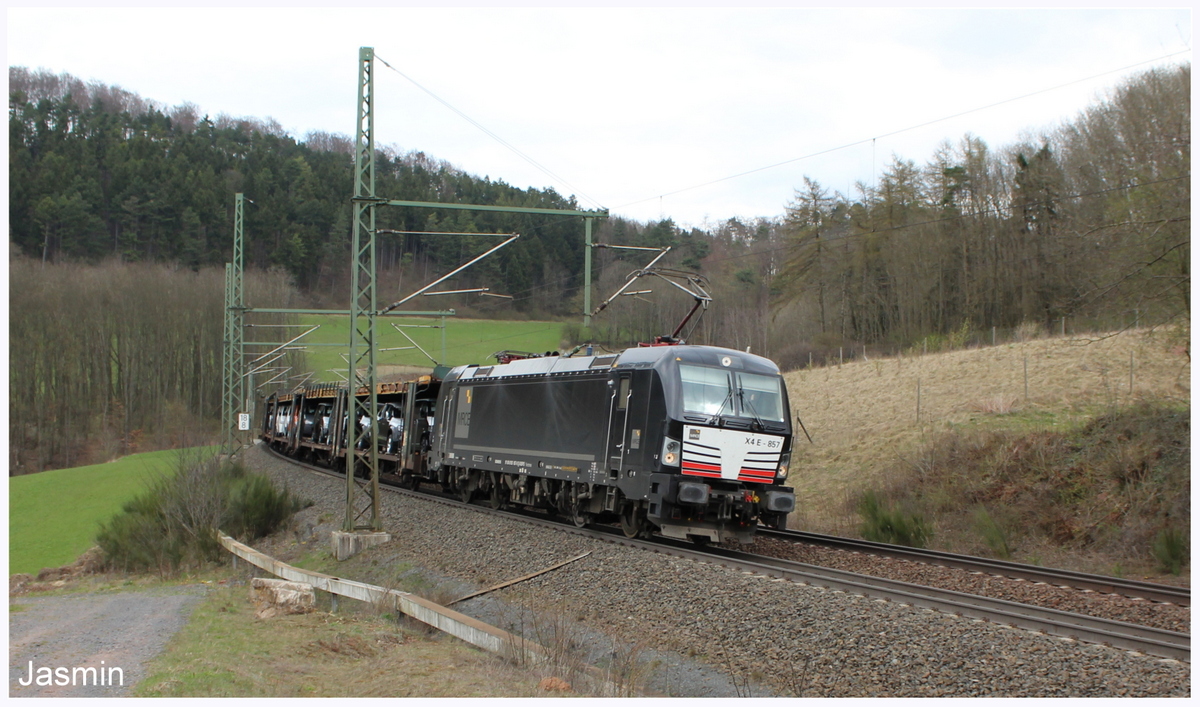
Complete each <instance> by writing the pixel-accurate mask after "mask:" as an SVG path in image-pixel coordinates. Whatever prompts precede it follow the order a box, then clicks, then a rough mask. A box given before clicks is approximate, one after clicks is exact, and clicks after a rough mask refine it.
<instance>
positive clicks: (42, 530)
mask: <svg viewBox="0 0 1200 707" xmlns="http://www.w3.org/2000/svg"><path fill="white" fill-rule="evenodd" d="M175 458H176V452H174V451H163V452H147V453H145V454H134V455H131V456H128V457H125V458H123V459H119V460H117V461H114V462H109V463H107V464H96V465H93V466H81V467H76V468H74V469H55V470H53V471H44V472H42V473H40V474H29V475H27V476H15V477H12V478H10V479H9V481H8V572H9V574H14V573H17V572H27V573H30V574H36V573H37V572H38V571H39V570H41V569H42V568H44V567H59V566H61V565H64V564H67V563H69V562H72V561H74V560H75V558H77V557H79V555H80V554H81V553H82V552H83V551H85V550H87V549H88V548H89V547H91V546H92V545H94V544H95V537H96V531H97V529H98V528H99V526H100V523H102V522H104V521H106V520H108V519H109V518H111V517H112V516H113V514H115V513H117V512H118V511H120V510H121V505H122V504H124V503H125V502H126V501H128V500H130V499H131V498H133V497H134V496H136V495H137V494H138V493H139V492H140V491H141V490H142V489H143V488H145V484H146V482H147V481H148V480H149V479H151V478H152V477H154V476H155V475H156V474H161V473H165V472H168V471H169V470H170V469H171V468H172V466H173V462H174V460H175Z"/></svg>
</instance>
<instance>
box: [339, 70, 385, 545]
mask: <svg viewBox="0 0 1200 707" xmlns="http://www.w3.org/2000/svg"><path fill="white" fill-rule="evenodd" d="M374 65H375V50H374V49H372V48H371V47H360V48H359V50H358V125H357V126H356V128H355V135H356V138H355V150H354V199H353V203H354V226H353V228H354V234H353V244H352V248H351V253H350V258H351V263H350V272H351V275H350V288H351V289H350V351H349V354H350V371H349V375H348V376H347V379H348V380H349V381H350V389H349V392H348V395H347V398H348V399H349V401H350V404H349V405H348V406H347V407H348V408H349V413H350V415H349V419H348V420H347V424H346V520H345V523H344V524H343V527H342V529H343V530H345V531H346V532H353V531H355V530H372V531H378V530H381V529H382V523H381V522H380V518H379V439H378V434H379V430H378V424H377V423H376V420H377V418H378V407H379V401H378V398H377V397H376V392H377V391H376V386H375V316H376V311H377V303H376V299H375V206H376V204H377V203H378V201H379V200H378V199H376V198H375V111H374V106H373V105H372V101H373V99H374V94H375V75H374ZM363 387H365V388H366V391H365V392H366V395H365V396H364V398H363V399H362V400H359V398H358V396H357V395H356V392H357V391H358V389H359V388H363ZM363 418H366V420H367V424H366V425H365V427H364V429H363V430H362V439H361V440H360V439H359V431H358V429H357V427H358V421H359V420H361V419H363ZM360 446H365V449H363V450H361V451H360V450H359V449H358V447H360ZM360 467H361V469H362V471H363V472H364V475H365V477H366V481H365V482H360V481H359V480H358V478H357V476H356V474H355V470H356V468H360Z"/></svg>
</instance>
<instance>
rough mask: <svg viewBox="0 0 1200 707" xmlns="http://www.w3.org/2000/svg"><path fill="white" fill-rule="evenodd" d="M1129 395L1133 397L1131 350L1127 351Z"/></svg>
mask: <svg viewBox="0 0 1200 707" xmlns="http://www.w3.org/2000/svg"><path fill="white" fill-rule="evenodd" d="M1129 397H1131V398H1132V397H1133V352H1132V351H1130V352H1129Z"/></svg>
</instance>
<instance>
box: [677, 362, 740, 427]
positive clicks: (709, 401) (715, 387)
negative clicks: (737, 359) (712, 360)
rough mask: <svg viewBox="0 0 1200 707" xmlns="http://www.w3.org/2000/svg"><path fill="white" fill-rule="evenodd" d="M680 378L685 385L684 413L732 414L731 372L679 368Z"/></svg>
mask: <svg viewBox="0 0 1200 707" xmlns="http://www.w3.org/2000/svg"><path fill="white" fill-rule="evenodd" d="M679 377H680V379H681V382H682V383H683V411H684V412H698V413H700V414H702V415H718V414H721V413H732V412H733V407H732V405H731V404H730V397H731V396H732V395H733V390H732V389H731V388H730V387H729V372H728V371H726V370H723V369H720V368H706V367H703V366H688V365H680V366H679Z"/></svg>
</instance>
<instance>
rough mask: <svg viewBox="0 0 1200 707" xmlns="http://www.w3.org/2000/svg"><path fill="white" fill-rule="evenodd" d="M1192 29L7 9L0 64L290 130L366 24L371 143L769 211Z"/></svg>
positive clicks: (917, 19)
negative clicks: (809, 184) (372, 63)
mask: <svg viewBox="0 0 1200 707" xmlns="http://www.w3.org/2000/svg"><path fill="white" fill-rule="evenodd" d="M1191 42H1192V15H1191V11H1190V9H1149V10H1131V9H1057V10H1039V9H1019V10H1018V9H988V10H984V9H949V8H943V9H923V10H912V9H884V8H858V9H845V10H830V9H810V8H762V9H731V8H658V9H641V8H632V7H599V8H554V7H550V8H521V9H510V8H500V7H486V8H445V9H432V8H417V7H412V8H405V7H390V8H359V9H339V10H332V9H321V8H304V7H277V8H231V7H224V8H208V9H182V8H166V9H156V8H147V7H143V8H130V9H104V8H86V7H85V8H59V9H53V8H51V9H19V8H9V9H8V10H7V51H8V63H9V66H25V67H28V68H30V69H38V68H44V69H47V70H49V71H52V72H54V73H61V72H66V73H69V74H72V75H74V76H76V77H78V78H81V79H83V80H85V81H90V80H95V81H99V82H101V83H105V84H113V85H118V86H121V87H122V88H124V89H126V90H129V91H133V92H135V93H137V94H140V95H141V96H142V97H144V98H147V99H151V100H154V101H157V102H159V103H162V104H165V105H167V106H175V105H179V104H181V103H184V102H190V103H193V104H195V105H196V106H198V107H199V109H200V111H201V113H202V114H204V113H207V114H209V115H212V116H216V115H218V114H221V113H225V114H228V115H231V116H239V117H240V116H250V117H256V118H268V117H270V118H274V119H275V120H276V121H278V122H279V123H280V124H281V125H282V126H283V127H284V129H286V130H287V131H288V132H289V133H290V134H291V135H293V136H294V137H296V138H298V139H302V138H303V137H304V135H306V134H307V133H308V132H309V131H313V130H317V131H325V132H332V133H342V134H345V135H353V132H354V130H355V110H356V104H357V90H358V87H357V82H358V77H357V72H358V51H359V47H362V46H369V47H373V48H374V50H375V55H376V57H377V59H378V60H377V62H376V67H375V72H376V76H375V94H376V95H375V106H376V123H375V134H376V138H375V139H376V143H377V144H386V145H392V146H395V147H396V148H397V149H399V150H401V151H409V150H420V151H423V152H424V153H426V154H427V155H429V156H432V157H435V158H438V159H442V160H445V161H447V162H449V163H450V164H452V165H454V166H455V167H458V168H460V169H462V170H465V171H467V172H470V173H472V174H476V175H480V176H487V177H490V178H491V179H493V180H503V181H505V182H507V183H509V184H512V185H514V186H518V187H522V188H524V187H528V186H534V187H538V188H545V187H553V188H554V189H556V190H557V191H559V192H560V193H563V194H573V195H575V196H576V197H577V199H578V201H579V205H580V206H581V207H582V208H607V209H609V210H610V211H611V212H612V213H613V214H615V215H620V216H624V217H627V218H632V219H637V220H643V221H645V220H652V219H660V218H672V219H674V220H675V222H676V223H677V224H680V225H683V226H698V227H704V226H711V225H715V224H716V223H719V222H720V221H723V220H725V219H727V218H730V217H738V218H742V219H751V218H755V217H777V216H780V215H782V214H783V213H784V210H785V208H786V205H787V203H788V201H789V200H790V199H791V198H792V197H793V195H794V193H795V190H796V189H797V188H798V187H800V186H802V185H803V180H804V178H805V177H808V178H810V179H813V180H816V181H817V182H819V183H821V184H822V185H823V186H825V187H827V188H828V189H830V190H831V191H838V192H841V193H843V194H853V193H854V191H855V184H856V183H859V182H861V183H863V184H867V185H871V184H874V183H875V182H876V180H877V178H878V175H879V174H880V172H881V171H882V170H883V169H885V168H886V166H887V164H888V163H889V162H890V161H891V160H892V159H893V158H894V157H897V156H898V157H900V158H904V159H909V160H913V161H915V162H916V163H917V164H923V163H925V162H926V161H928V160H929V159H930V158H931V156H932V155H933V153H934V151H935V150H936V149H937V148H938V146H939V144H940V143H942V142H943V141H946V140H949V141H950V142H957V141H958V140H960V139H961V138H962V137H963V136H964V135H966V134H968V133H969V134H972V135H975V136H978V137H981V138H983V139H984V140H985V141H986V142H987V144H988V145H989V146H990V147H991V148H993V149H1000V148H1002V147H1004V146H1006V145H1011V144H1013V143H1015V142H1017V141H1018V140H1021V139H1036V138H1037V136H1038V135H1039V134H1040V133H1043V132H1045V131H1047V130H1051V129H1053V128H1054V127H1055V126H1056V125H1058V124H1060V123H1062V122H1064V121H1067V120H1070V119H1072V118H1073V117H1074V116H1076V115H1077V114H1078V113H1079V112H1080V111H1081V110H1083V109H1085V108H1086V107H1087V106H1088V105H1089V104H1091V103H1093V102H1095V101H1096V100H1097V99H1099V98H1101V97H1103V96H1104V95H1105V93H1106V92H1107V91H1109V90H1111V89H1112V88H1113V87H1115V86H1117V85H1119V84H1120V82H1121V81H1122V80H1123V79H1125V78H1128V77H1130V76H1132V75H1134V74H1136V73H1138V72H1141V71H1145V70H1146V69H1148V68H1151V67H1154V66H1166V65H1173V64H1178V63H1183V62H1190V61H1191V51H1190V46H1191ZM382 62H386V64H387V65H384V64H383V63H382ZM414 82H415V83H414ZM416 84H419V85H420V86H421V87H423V89H424V90H423V89H422V88H420V87H418V86H417V85H416ZM431 94H432V95H431ZM434 96H436V99H435V97H434ZM438 99H440V101H444V102H445V103H448V104H450V105H451V106H453V107H454V108H455V109H456V110H457V111H459V112H461V113H463V114H465V115H467V116H469V117H470V118H471V119H472V120H473V121H474V122H475V123H478V124H479V125H482V126H483V127H484V128H486V129H487V130H488V131H490V132H491V133H493V134H494V135H496V136H498V137H499V138H501V139H502V140H503V141H504V143H507V144H508V145H509V146H511V147H512V148H515V150H516V151H518V152H519V153H520V154H517V152H514V151H513V150H511V149H510V148H509V147H506V146H505V145H504V144H502V143H501V142H498V141H497V140H496V139H494V138H493V137H491V136H489V135H488V134H486V133H485V132H483V131H481V130H480V129H479V128H478V127H476V126H475V125H472V124H471V123H470V122H468V121H467V120H465V119H463V118H462V117H460V115H458V114H457V113H456V112H454V111H452V110H451V109H449V108H447V107H446V106H445V105H444V104H443V103H442V102H439V100H438ZM522 155H523V156H522ZM531 162H533V163H536V165H540V167H541V169H539V168H537V167H535V166H534V164H531ZM736 175H742V176H736ZM248 196H250V198H253V197H252V195H248Z"/></svg>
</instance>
